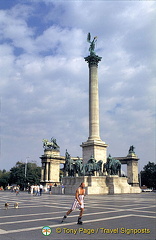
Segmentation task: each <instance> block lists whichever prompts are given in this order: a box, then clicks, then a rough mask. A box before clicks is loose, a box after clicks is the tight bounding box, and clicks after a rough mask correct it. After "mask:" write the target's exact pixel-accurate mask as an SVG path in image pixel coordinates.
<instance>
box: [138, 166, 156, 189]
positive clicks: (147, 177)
mask: <svg viewBox="0 0 156 240" xmlns="http://www.w3.org/2000/svg"><path fill="white" fill-rule="evenodd" d="M140 173H141V185H142V186H143V185H145V186H147V187H148V188H153V189H156V164H155V163H153V162H148V164H147V165H145V166H144V168H143V171H141V172H140Z"/></svg>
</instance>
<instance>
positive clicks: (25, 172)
mask: <svg viewBox="0 0 156 240" xmlns="http://www.w3.org/2000/svg"><path fill="white" fill-rule="evenodd" d="M28 158H29V157H26V161H25V171H24V176H25V188H24V191H25V189H26V178H27V163H28Z"/></svg>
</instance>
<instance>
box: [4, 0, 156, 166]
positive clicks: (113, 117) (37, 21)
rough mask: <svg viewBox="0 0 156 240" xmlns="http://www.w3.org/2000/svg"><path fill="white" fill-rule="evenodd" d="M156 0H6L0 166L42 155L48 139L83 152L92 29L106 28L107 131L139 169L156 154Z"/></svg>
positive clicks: (100, 50) (97, 32)
mask: <svg viewBox="0 0 156 240" xmlns="http://www.w3.org/2000/svg"><path fill="white" fill-rule="evenodd" d="M155 13H156V3H155V2H154V1H52V0H51V1H49V0H40V1H33V0H31V1H15V0H14V1H11V0H1V1H0V45H1V46H0V100H1V118H0V122H1V132H0V139H1V149H0V150H1V152H0V169H7V170H9V169H10V168H11V167H12V166H14V165H15V163H16V162H17V161H23V162H25V161H26V158H27V157H29V160H30V161H32V160H33V161H36V162H37V164H38V165H40V159H39V157H40V156H41V155H42V154H43V147H42V139H43V138H47V139H49V140H50V139H51V137H54V138H56V139H57V143H58V145H59V146H60V151H61V155H63V156H64V155H65V150H66V149H68V152H69V153H70V154H71V156H73V157H76V156H80V157H81V156H82V149H81V147H80V144H81V143H82V142H85V141H86V140H87V139H88V134H89V133H88V132H89V130H88V66H87V63H86V62H85V60H84V57H86V56H87V55H88V54H89V51H88V48H89V44H88V43H87V41H86V39H87V33H88V32H90V33H91V35H92V37H94V36H98V41H97V44H96V53H97V54H98V55H99V56H101V57H102V61H101V62H100V63H99V72H98V73H99V98H100V136H101V139H102V140H103V141H104V142H106V143H107V144H108V145H109V147H108V154H109V153H110V154H111V155H112V156H118V157H119V156H121V157H122V156H126V155H127V154H128V150H129V147H130V145H134V146H135V152H136V154H137V155H138V157H139V158H140V161H139V170H141V169H142V167H143V166H144V165H145V164H147V163H148V161H152V162H153V161H154V160H155V136H154V135H155V125H154V122H155V112H154V110H155V99H154V96H155V52H156V36H155V28H156V26H155V25H156V24H155Z"/></svg>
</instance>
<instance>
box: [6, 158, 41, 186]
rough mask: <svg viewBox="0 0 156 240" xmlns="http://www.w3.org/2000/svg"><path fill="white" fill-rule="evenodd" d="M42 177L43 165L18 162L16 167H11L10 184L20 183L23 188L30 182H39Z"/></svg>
mask: <svg viewBox="0 0 156 240" xmlns="http://www.w3.org/2000/svg"><path fill="white" fill-rule="evenodd" d="M40 178H41V167H38V166H37V165H36V163H31V162H29V163H27V164H26V163H22V162H17V163H16V165H15V167H13V168H11V169H10V179H9V181H10V184H17V185H20V187H21V188H24V187H27V186H28V184H30V185H32V184H39V182H40Z"/></svg>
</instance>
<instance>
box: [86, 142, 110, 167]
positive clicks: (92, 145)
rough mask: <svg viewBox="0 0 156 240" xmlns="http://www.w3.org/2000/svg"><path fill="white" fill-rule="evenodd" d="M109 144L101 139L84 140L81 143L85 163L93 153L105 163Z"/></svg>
mask: <svg viewBox="0 0 156 240" xmlns="http://www.w3.org/2000/svg"><path fill="white" fill-rule="evenodd" d="M107 146H108V145H107V144H105V142H103V141H101V140H99V141H98V140H90V141H87V142H83V143H82V145H81V147H82V155H83V163H87V162H88V160H89V159H90V157H91V155H93V156H94V158H95V159H96V160H97V161H99V160H102V161H103V163H105V162H106V160H107Z"/></svg>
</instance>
